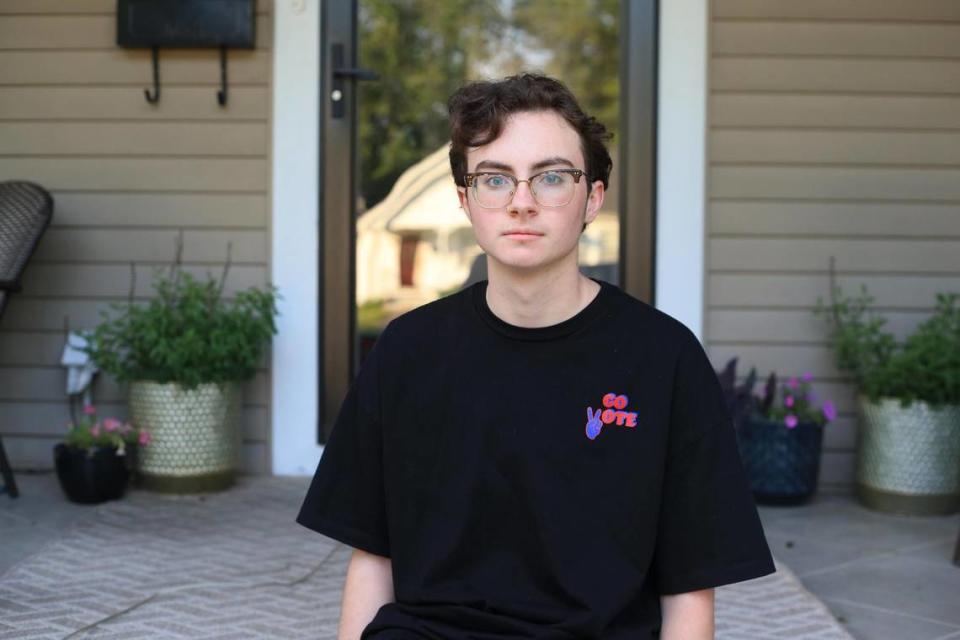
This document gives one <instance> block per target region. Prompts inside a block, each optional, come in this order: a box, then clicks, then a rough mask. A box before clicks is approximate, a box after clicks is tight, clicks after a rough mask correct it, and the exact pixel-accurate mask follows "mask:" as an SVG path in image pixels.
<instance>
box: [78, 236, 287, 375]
mask: <svg viewBox="0 0 960 640" xmlns="http://www.w3.org/2000/svg"><path fill="white" fill-rule="evenodd" d="M230 249H231V246H230V245H228V247H227V262H226V264H225V266H224V270H223V274H222V276H221V278H220V281H219V282H217V281H216V280H214V279H213V278H210V277H209V274H208V279H207V281H206V282H201V281H199V280H197V279H196V278H194V277H193V276H192V275H191V274H190V273H188V272H183V271H182V269H181V255H182V250H183V238H182V232H181V234H180V237H179V238H178V244H177V257H176V260H175V262H174V264H173V265H171V267H170V270H169V272H168V273H167V274H164V273H162V269H161V270H160V271H159V272H158V271H157V270H155V280H154V283H153V287H154V289H155V291H156V293H157V295H156V296H155V297H154V298H152V299H150V300H149V301H148V302H147V303H146V304H142V305H141V304H134V303H133V291H134V288H135V276H136V270H135V265H133V264H131V273H132V275H131V287H130V296H129V298H130V299H129V301H128V303H127V304H126V305H122V304H119V303H112V304H111V305H110V307H111V309H112V310H113V311H115V312H117V315H116V316H115V317H113V318H110V317H109V314H108V312H106V311H102V312H101V316H102V318H103V321H102V322H101V323H100V324H99V325H97V327H96V328H94V329H93V330H92V331H82V332H81V333H82V334H83V336H84V337H85V338H86V339H87V341H88V344H87V346H86V347H83V351H84V352H86V353H87V354H89V355H90V357H91V358H92V359H93V361H94V362H95V363H96V364H97V366H98V367H99V368H100V369H102V370H103V371H105V372H106V373H109V374H110V375H112V376H113V377H114V378H115V379H116V380H117V381H118V382H126V381H131V380H153V381H156V382H160V383H166V382H178V383H180V384H181V385H183V386H184V387H185V388H187V389H193V388H195V387H196V386H198V385H199V384H202V383H210V382H216V383H223V382H227V381H234V380H247V379H249V378H251V377H253V376H254V374H255V373H256V365H257V363H258V361H259V360H260V358H261V355H262V353H263V350H264V348H265V346H266V345H267V344H269V341H270V339H271V336H272V335H274V334H275V333H276V332H277V330H276V325H275V323H274V316H275V315H276V313H277V309H276V300H277V298H280V297H281V296H280V295H279V294H278V293H277V292H276V287H274V286H273V285H268V287H267V289H266V290H261V289H258V288H256V287H251V288H249V289H247V290H245V291H240V292H238V293H237V294H236V296H235V298H234V300H233V301H232V302H227V301H226V300H224V299H223V298H222V297H221V294H222V292H223V285H224V282H225V281H226V277H227V273H228V271H229V268H230Z"/></svg>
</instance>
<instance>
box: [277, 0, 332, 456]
mask: <svg viewBox="0 0 960 640" xmlns="http://www.w3.org/2000/svg"><path fill="white" fill-rule="evenodd" d="M319 5H320V2H319V0H277V2H276V3H275V4H274V33H273V43H274V48H273V91H272V112H271V118H272V120H271V122H272V126H273V135H272V154H271V155H272V158H271V168H272V196H271V202H270V212H271V213H270V216H271V227H270V228H271V245H270V254H271V256H272V258H271V263H270V277H271V281H272V282H273V284H275V285H277V287H279V293H280V295H281V296H283V298H282V299H281V300H280V301H279V302H278V307H279V311H280V316H279V318H278V319H277V335H276V336H274V339H273V349H272V357H271V361H270V423H271V425H272V438H271V463H272V471H273V474H274V475H312V474H313V472H314V471H315V470H316V466H317V462H319V460H320V454H321V453H322V451H323V448H322V447H321V446H319V445H318V444H316V440H317V435H316V434H317V416H318V410H319V402H318V400H319V399H318V398H317V389H318V382H319V371H318V353H319V351H318V350H319V348H320V345H319V343H318V326H319V321H320V319H319V316H318V300H319V293H320V289H319V282H318V278H319V274H318V264H319V253H318V252H319V234H318V218H317V212H318V210H319V209H318V207H319V183H318V180H319V148H318V146H319V145H318V141H319V116H318V105H319V92H320V87H319V86H318V82H317V79H318V78H319V77H320V6H319Z"/></svg>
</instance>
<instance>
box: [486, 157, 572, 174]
mask: <svg viewBox="0 0 960 640" xmlns="http://www.w3.org/2000/svg"><path fill="white" fill-rule="evenodd" d="M557 164H562V165H566V166H568V167H573V163H572V162H570V161H569V160H567V159H566V158H563V157H561V156H554V157H552V158H544V159H543V160H539V161H537V162H535V163H533V164H532V165H530V170H531V171H536V170H537V169H543V168H544V167H552V166H553V165H557ZM480 169H497V170H499V171H510V172H512V171H513V167H512V166H510V165H509V164H504V163H503V162H497V161H496V160H481V161H480V162H478V163H477V166H476V167H475V168H474V171H479V170H480Z"/></svg>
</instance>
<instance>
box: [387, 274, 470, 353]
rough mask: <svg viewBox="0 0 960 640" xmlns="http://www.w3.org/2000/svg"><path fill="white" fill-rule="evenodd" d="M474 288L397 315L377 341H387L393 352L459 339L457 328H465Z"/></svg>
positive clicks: (468, 287) (464, 289)
mask: <svg viewBox="0 0 960 640" xmlns="http://www.w3.org/2000/svg"><path fill="white" fill-rule="evenodd" d="M474 286H476V285H470V286H467V287H464V288H462V289H460V290H459V291H456V292H454V293H451V294H448V295H446V296H444V297H442V298H438V299H436V300H432V301H430V302H428V303H426V304H423V305H420V306H419V307H416V308H414V309H411V310H410V311H406V312H404V313H402V314H400V315H398V316H396V317H395V318H393V319H392V320H390V321H389V322H388V323H387V325H386V326H385V327H384V329H383V332H382V333H381V334H380V337H379V338H378V342H379V341H380V340H382V339H386V341H388V342H389V343H390V345H391V348H392V349H394V348H399V347H400V346H402V345H406V346H408V347H409V346H421V347H422V346H423V344H424V343H427V344H434V345H435V344H437V343H442V342H443V340H444V338H447V337H454V336H456V333H457V330H458V328H459V329H461V330H462V328H463V313H464V309H465V308H466V305H467V304H468V303H469V302H470V296H471V295H472V289H473V287H474Z"/></svg>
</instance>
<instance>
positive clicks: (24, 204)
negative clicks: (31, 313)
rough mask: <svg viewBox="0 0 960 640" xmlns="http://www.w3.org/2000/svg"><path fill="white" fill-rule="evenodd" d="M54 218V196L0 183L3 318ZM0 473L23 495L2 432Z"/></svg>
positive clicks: (9, 488)
mask: <svg viewBox="0 0 960 640" xmlns="http://www.w3.org/2000/svg"><path fill="white" fill-rule="evenodd" d="M52 217H53V196H51V195H50V193H49V192H48V191H47V190H46V189H44V188H43V187H41V186H40V185H38V184H35V183H33V182H27V181H25V180H7V181H5V182H0V317H3V311H4V309H6V307H7V302H8V301H9V300H10V296H11V294H14V293H17V292H19V291H21V290H22V289H23V287H22V286H21V284H20V276H21V275H22V274H23V270H24V267H26V266H27V262H28V261H29V260H30V256H31V255H33V252H34V250H35V249H36V248H37V243H38V242H39V241H40V237H41V236H42V235H43V232H44V231H46V230H47V226H48V225H49V224H50V219H51V218H52ZM0 475H2V476H3V487H0V493H3V492H4V491H5V492H7V493H8V494H9V495H10V497H11V498H16V497H17V496H18V495H20V492H19V490H18V489H17V482H16V479H15V478H14V477H13V469H12V468H11V466H10V461H9V460H8V459H7V453H6V451H5V450H4V448H3V436H2V435H0Z"/></svg>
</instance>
